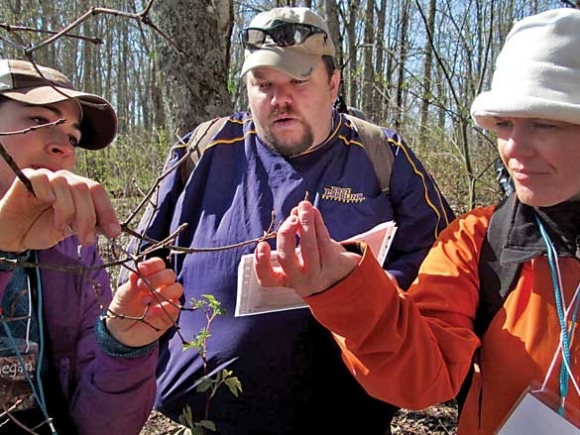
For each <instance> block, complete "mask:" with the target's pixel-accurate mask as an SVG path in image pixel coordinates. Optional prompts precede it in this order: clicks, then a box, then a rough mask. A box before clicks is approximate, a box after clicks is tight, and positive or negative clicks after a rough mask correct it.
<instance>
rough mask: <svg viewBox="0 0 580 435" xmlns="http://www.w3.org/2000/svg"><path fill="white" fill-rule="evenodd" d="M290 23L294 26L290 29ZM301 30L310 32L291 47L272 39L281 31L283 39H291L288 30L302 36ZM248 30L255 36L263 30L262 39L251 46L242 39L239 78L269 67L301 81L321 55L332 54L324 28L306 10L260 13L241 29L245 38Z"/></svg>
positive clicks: (321, 23)
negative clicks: (242, 56)
mask: <svg viewBox="0 0 580 435" xmlns="http://www.w3.org/2000/svg"><path fill="white" fill-rule="evenodd" d="M292 24H295V25H298V26H294V27H292V26H291V25H292ZM285 25H286V27H284V26H285ZM288 25H290V26H288ZM300 25H303V26H300ZM305 29H310V32H308V33H307V34H306V35H307V37H306V38H305V39H303V38H296V43H294V44H291V45H290V44H284V43H280V42H278V41H277V40H276V39H277V38H276V35H277V33H278V34H279V33H280V32H284V34H285V38H286V39H288V38H290V39H292V35H293V33H292V31H294V32H299V31H300V35H298V34H297V33H296V36H304V31H305ZM252 31H257V32H258V34H259V33H260V31H263V32H262V39H263V40H261V41H260V43H259V44H254V43H252V41H251V40H244V39H248V38H244V36H242V42H244V44H245V49H246V50H245V60H244V65H243V67H242V76H243V75H244V74H246V73H247V72H248V71H250V70H252V69H254V68H261V67H270V68H276V69H278V70H281V71H283V72H285V73H287V74H288V75H290V76H292V77H294V78H296V79H298V80H302V79H305V78H308V77H309V76H310V74H312V72H313V71H314V68H315V67H316V65H317V64H318V62H320V59H322V56H332V57H334V56H335V55H336V49H335V48H334V44H333V43H332V39H331V38H330V35H329V31H328V25H327V24H326V22H325V21H324V20H323V19H322V18H321V17H320V16H319V15H318V14H316V13H315V12H313V11H312V10H311V9H309V8H305V7H281V8H274V9H271V10H269V11H266V12H262V13H260V14H258V15H256V17H255V18H254V19H253V20H252V21H251V22H250V25H249V26H248V27H247V28H246V29H244V30H242V35H246V36H247V35H248V34H249V33H248V32H252ZM254 33H255V32H254ZM250 34H251V33H250Z"/></svg>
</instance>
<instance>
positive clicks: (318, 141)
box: [141, 7, 453, 435]
mask: <svg viewBox="0 0 580 435" xmlns="http://www.w3.org/2000/svg"><path fill="white" fill-rule="evenodd" d="M240 36H241V41H242V43H243V45H244V47H245V61H244V65H243V68H242V75H243V78H244V80H245V84H246V86H247V93H248V99H249V105H250V112H249V113H248V112H240V113H236V114H234V115H231V116H229V117H227V119H225V120H224V121H223V123H222V124H221V128H220V129H219V130H218V131H215V132H213V133H210V137H209V138H208V139H209V140H208V142H209V144H208V146H207V148H206V149H205V152H204V153H203V156H202V157H201V159H200V160H199V162H198V163H197V165H196V167H195V168H194V170H193V172H192V173H191V175H190V176H188V177H182V175H183V174H181V173H179V172H173V173H171V174H169V175H168V176H167V177H166V178H165V179H164V181H163V184H162V185H161V186H160V188H159V191H158V198H157V201H158V202H157V203H158V204H159V205H160V206H159V207H158V208H156V209H153V208H152V209H150V210H149V211H148V213H147V216H146V217H145V218H144V220H143V229H146V230H147V231H146V232H147V235H148V236H150V237H152V238H153V239H157V240H161V239H164V238H165V237H166V236H168V235H169V234H171V233H172V232H173V231H174V230H175V229H176V228H177V227H178V226H180V225H181V224H183V223H187V225H188V226H187V228H186V230H185V231H182V232H180V234H179V237H178V239H177V240H176V243H177V244H178V245H180V246H183V247H187V248H189V247H192V248H198V247H214V248H217V247H222V246H229V245H238V247H237V248H235V249H228V250H221V251H218V252H201V253H200V252H196V253H193V254H188V255H182V254H181V255H175V256H171V257H170V258H171V263H172V266H173V268H174V270H175V272H176V273H177V274H178V275H179V276H180V280H182V283H183V285H184V293H185V300H187V301H189V300H191V299H192V298H195V299H198V300H199V299H201V298H202V295H204V294H212V295H214V296H215V297H216V299H217V300H218V301H220V302H221V304H222V307H223V308H224V309H225V310H226V311H227V314H225V315H223V316H219V317H218V318H216V319H214V320H213V321H212V322H211V326H210V333H211V337H210V338H209V339H208V341H207V354H206V355H205V360H204V359H203V358H201V357H200V356H199V355H198V354H197V352H195V351H185V352H184V351H183V349H182V345H183V343H182V341H181V339H180V338H179V337H178V336H177V335H172V334H166V335H165V336H164V337H163V338H162V346H161V347H160V365H159V370H158V374H159V375H158V390H157V405H156V406H157V408H158V409H159V410H160V411H161V412H163V413H165V414H166V415H168V416H170V417H171V418H172V419H174V420H176V421H177V420H178V419H179V417H180V415H181V414H182V413H183V412H184V409H185V407H186V406H190V407H191V410H192V413H193V419H194V421H200V420H202V419H207V420H211V421H213V422H214V423H215V424H216V426H217V431H218V432H219V433H220V434H222V435H246V434H247V435H250V434H251V435H258V434H276V435H296V434H302V435H309V434H317V435H318V434H332V435H350V434H365V435H384V434H385V433H389V431H390V429H389V422H390V419H391V417H392V415H393V413H394V410H393V408H391V407H389V406H388V405H387V404H386V403H383V402H380V401H378V400H376V399H373V398H372V397H370V396H369V395H368V394H367V393H366V392H365V391H364V390H363V389H362V388H361V386H360V385H358V384H357V382H356V381H355V379H354V377H353V376H352V375H351V374H350V373H349V372H348V370H347V369H346V367H345V365H344V364H343V362H342V359H341V356H340V351H339V348H338V346H337V345H336V343H334V342H333V340H332V336H331V335H330V333H329V332H328V331H327V330H325V329H324V328H323V327H322V326H321V325H320V324H319V323H317V322H316V320H315V319H314V317H312V315H311V314H310V312H309V311H308V310H306V309H303V308H302V309H293V310H286V311H276V312H270V313H266V314H255V315H249V316H237V317H236V316H234V313H235V306H236V290H237V289H236V287H237V282H238V279H240V280H241V279H243V273H242V276H238V266H239V264H240V259H241V257H242V255H244V254H250V253H252V251H253V248H254V246H252V245H247V244H246V245H241V244H240V243H241V242H244V241H248V240H252V239H256V238H259V237H261V236H262V235H263V234H264V231H265V230H267V229H268V228H269V227H270V225H271V220H272V216H273V215H274V217H275V222H273V228H277V226H278V225H279V223H280V222H281V221H282V220H283V219H284V218H285V217H287V216H289V214H290V213H291V211H292V208H293V207H294V206H296V205H297V204H298V203H299V202H300V200H302V199H304V197H305V196H307V195H308V196H309V197H310V198H311V199H312V201H313V202H314V203H316V204H317V205H318V206H319V207H320V208H321V209H322V210H323V213H324V216H325V218H326V219H327V220H328V222H329V228H330V232H331V234H332V236H333V237H334V238H335V239H337V240H343V239H347V238H349V237H352V236H354V235H356V234H360V233H363V232H365V231H367V230H369V229H371V228H372V227H374V226H376V225H378V224H380V223H383V222H385V221H389V220H391V219H397V224H398V226H399V229H398V235H397V236H396V238H395V240H394V242H393V245H392V249H391V256H390V257H388V258H387V261H386V263H385V271H386V273H388V274H390V276H391V277H392V278H393V279H396V280H397V281H398V282H399V284H400V285H402V286H403V287H407V286H408V285H409V284H410V283H411V281H412V280H413V279H414V278H415V276H416V272H417V269H418V267H419V264H420V263H421V261H422V259H423V256H424V255H425V253H426V252H427V250H428V249H429V247H430V246H431V244H432V243H433V241H434V240H435V236H436V234H438V232H439V231H440V230H441V229H442V228H444V227H445V226H446V225H447V221H448V218H450V217H452V216H453V213H452V212H451V210H450V209H449V207H448V205H447V203H446V202H445V200H444V199H442V196H441V193H440V192H439V190H438V189H437V186H436V185H435V184H434V183H433V181H432V179H431V177H430V176H429V174H428V173H427V172H426V171H425V169H424V168H423V166H422V164H421V163H420V162H419V161H418V159H417V158H416V157H415V155H414V154H413V152H412V151H411V150H410V149H409V148H408V147H407V145H406V144H405V142H404V141H403V139H402V138H401V137H400V135H399V134H398V133H397V132H395V131H393V130H390V129H387V128H384V129H382V131H379V133H381V134H383V135H384V138H383V139H384V140H383V141H382V142H381V145H382V146H384V147H388V151H389V152H390V153H392V155H393V156H394V162H393V168H392V174H393V176H392V177H391V178H390V186H388V189H387V190H389V193H388V194H386V193H385V192H382V188H381V185H380V183H379V179H378V177H377V174H376V173H375V170H374V169H373V162H372V161H371V160H370V159H369V155H368V153H367V152H366V150H365V148H364V147H363V146H362V144H361V142H362V141H363V139H362V138H361V135H359V133H358V132H357V130H356V129H355V128H354V127H353V124H352V123H351V121H350V120H349V119H348V118H347V117H346V116H344V115H342V114H340V113H338V112H337V111H335V110H334V109H333V104H334V102H335V101H336V99H337V95H338V88H339V83H340V73H339V71H338V69H337V68H336V63H335V59H334V55H335V47H334V45H333V43H332V39H331V37H330V35H329V33H328V27H327V24H326V23H325V22H324V20H323V19H322V18H321V17H320V16H319V15H318V14H316V13H314V12H313V11H312V10H310V9H307V8H291V7H284V8H275V9H272V10H269V11H267V12H263V13H260V14H258V15H257V16H256V17H255V18H254V19H253V20H252V22H251V23H250V25H249V27H247V28H245V29H243V30H242V32H241V35H240ZM205 128H206V127H204V126H202V127H199V129H198V130H201V131H202V132H203V131H205V130H204V129H205ZM377 128H378V127H377ZM185 153H186V149H185V147H184V146H183V145H177V146H176V147H174V149H173V150H172V159H171V161H170V162H169V165H170V166H173V165H174V164H175V163H176V162H177V161H178V160H179V159H180V158H181V157H183V156H184V154H185ZM146 245H147V243H145V244H144V245H143V246H141V248H144V247H145V246H146ZM168 254H170V253H169V252H166V253H161V254H160V255H168ZM242 272H243V271H242ZM360 315H361V316H362V317H364V316H365V313H364V312H361V313H360ZM178 324H179V327H180V329H181V332H182V334H183V336H185V337H194V336H195V334H197V333H198V332H199V331H200V330H202V329H204V328H206V327H207V319H206V318H205V316H203V315H202V314H201V313H199V312H183V313H182V314H181V315H180V318H179V322H178ZM232 360H235V362H234V363H232V364H231V366H226V367H227V368H228V369H231V370H232V371H233V374H234V375H235V376H237V377H238V378H239V380H240V382H241V384H242V392H241V393H240V394H239V397H235V396H234V395H233V394H231V393H230V391H229V390H227V389H226V388H222V389H220V390H218V392H217V394H216V395H215V396H213V397H212V398H211V400H210V401H209V405H208V403H207V401H206V396H205V394H200V393H197V392H196V391H195V389H194V388H193V387H192V386H193V385H194V384H195V382H196V381H197V380H199V379H200V378H201V377H202V376H203V375H204V373H205V371H204V368H205V367H207V368H208V370H209V371H212V370H218V371H219V366H220V365H222V364H227V363H228V362H229V361H232ZM206 363H207V366H206ZM207 410H209V411H207Z"/></svg>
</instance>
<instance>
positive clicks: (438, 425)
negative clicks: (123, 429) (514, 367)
mask: <svg viewBox="0 0 580 435" xmlns="http://www.w3.org/2000/svg"><path fill="white" fill-rule="evenodd" d="M456 426H457V408H456V407H455V406H453V404H452V403H444V404H441V405H438V406H433V407H431V408H427V409H425V410H423V411H407V410H404V409H402V410H400V411H399V413H398V414H397V416H396V417H395V419H394V420H393V423H392V424H391V428H392V433H393V435H454V434H455V432H456ZM176 427H177V426H176V425H175V423H173V422H172V421H171V420H168V419H167V418H165V417H163V416H162V415H161V414H159V413H158V412H156V411H153V413H152V414H151V417H150V418H149V420H148V421H147V424H146V425H145V427H144V428H143V430H142V431H141V434H140V435H169V434H170V433H171V430H172V429H174V428H176ZM361 435H364V434H361Z"/></svg>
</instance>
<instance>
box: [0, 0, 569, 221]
mask: <svg viewBox="0 0 580 435" xmlns="http://www.w3.org/2000/svg"><path fill="white" fill-rule="evenodd" d="M577 3H579V4H580V2H577ZM286 4H290V5H293V6H309V7H311V8H313V9H315V10H316V11H318V12H319V13H320V14H321V15H323V16H325V17H327V19H328V21H329V23H330V29H331V32H332V33H333V37H334V39H335V43H336V46H337V47H338V56H337V57H338V62H339V65H340V67H341V70H342V75H343V83H342V86H343V92H342V93H343V94H344V96H345V99H346V102H347V104H348V105H349V106H356V107H358V108H360V109H362V110H363V111H364V112H365V113H366V114H367V116H368V117H369V118H370V119H371V120H372V121H374V122H376V123H379V124H382V125H389V126H393V127H395V128H397V129H398V130H400V131H401V133H402V134H403V137H405V138H406V140H407V142H408V143H409V144H410V145H411V146H412V148H413V149H414V150H415V151H416V153H417V154H418V155H419V156H420V158H421V159H422V160H423V162H424V163H425V165H426V166H427V168H428V169H429V170H430V171H431V173H432V175H433V177H434V178H435V180H436V181H437V182H438V184H439V186H440V187H441V189H442V191H443V193H444V194H445V195H446V196H447V198H448V199H449V201H450V202H451V203H452V206H453V207H454V209H455V210H456V211H457V212H458V213H461V212H463V211H467V210H469V209H471V208H472V207H473V206H475V205H479V204H487V203H489V202H492V201H494V200H496V199H497V198H498V197H499V195H500V191H499V189H498V187H497V183H495V180H494V174H493V170H492V168H491V163H492V161H493V160H494V159H495V157H496V156H497V152H496V149H495V144H494V140H493V138H492V137H490V136H489V135H488V134H487V133H486V132H483V131H481V130H479V129H478V128H476V127H475V126H474V124H473V122H472V121H471V119H470V117H469V107H470V104H471V102H472V101H473V98H474V96H475V95H477V94H478V93H479V92H480V91H481V90H484V89H487V88H488V87H489V83H490V79H491V74H492V70H493V60H494V59H495V57H496V55H497V53H498V52H499V50H500V48H501V44H502V41H503V40H504V38H505V36H506V34H507V32H508V31H509V29H510V28H511V26H512V24H513V22H514V20H517V19H519V18H522V17H524V16H526V15H529V14H533V13H537V12H541V11H544V10H548V9H552V8H556V7H578V4H575V3H574V2H572V1H566V0H487V1H483V0H338V1H336V0H310V1H286V2H283V1H275V2H267V1H260V0H247V1H232V0H213V1H212V0H148V1H144V0H54V1H41V0H1V1H0V56H2V57H25V56H27V55H29V56H31V57H32V58H33V59H34V60H35V61H37V62H39V63H40V64H46V65H51V66H55V67H57V68H58V69H60V70H62V71H64V72H65V73H66V74H67V75H68V76H69V77H70V78H71V79H72V81H73V82H74V83H75V84H76V85H77V86H79V87H81V88H83V89H85V90H88V91H92V92H95V93H97V94H101V95H104V96H105V97H106V98H108V99H109V100H110V101H111V102H112V103H113V104H114V106H115V107H116V108H117V110H118V114H119V120H120V134H119V136H118V139H117V141H116V145H115V146H112V147H108V148H107V149H105V150H104V151H100V152H98V153H90V152H81V154H80V159H79V168H78V170H79V171H80V172H82V173H85V174H86V175H88V176H90V177H92V178H94V179H97V180H99V181H101V182H102V183H104V184H105V185H106V186H107V187H108V188H109V190H110V191H111V193H112V194H113V195H114V196H115V197H116V198H120V199H127V198H134V197H136V196H139V195H141V192H142V191H146V190H147V189H148V188H149V187H151V185H152V184H153V183H154V182H155V179H156V176H157V174H158V172H159V170H160V168H161V166H162V165H163V162H164V156H165V153H166V151H167V149H168V148H169V146H170V145H171V144H172V143H173V142H175V141H177V139H178V137H181V136H183V135H184V134H185V133H186V132H187V131H189V130H191V129H193V128H194V127H195V126H196V125H197V124H198V123H199V122H201V121H203V120H206V119H209V118H213V117H216V116H220V115H224V114H228V113H230V112H232V111H233V110H244V109H246V108H247V103H246V97H245V90H244V87H243V83H242V80H240V77H239V71H240V69H241V65H242V61H243V49H242V47H241V44H240V43H239V42H238V38H237V35H238V32H239V30H240V29H241V28H242V27H244V25H247V24H248V23H249V22H250V20H251V19H252V18H253V17H254V16H255V15H256V14H257V13H258V12H260V11H262V10H264V9H268V8H270V7H273V6H282V5H286ZM104 8H106V9H104ZM87 13H88V14H87ZM67 26H68V28H69V30H70V32H69V33H68V34H67V36H63V35H62V34H61V35H58V36H56V37H55V36H54V35H53V34H50V33H47V32H50V31H52V32H59V31H62V30H63V29H66V28H67ZM40 30H42V31H43V32H40ZM49 38H52V39H54V40H50V39H49Z"/></svg>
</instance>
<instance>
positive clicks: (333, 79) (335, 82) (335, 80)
mask: <svg viewBox="0 0 580 435" xmlns="http://www.w3.org/2000/svg"><path fill="white" fill-rule="evenodd" d="M329 85H330V98H331V99H332V101H333V102H334V101H336V99H337V98H338V91H339V89H340V71H339V70H338V69H335V70H334V71H333V72H332V75H331V76H330V83H329Z"/></svg>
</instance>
